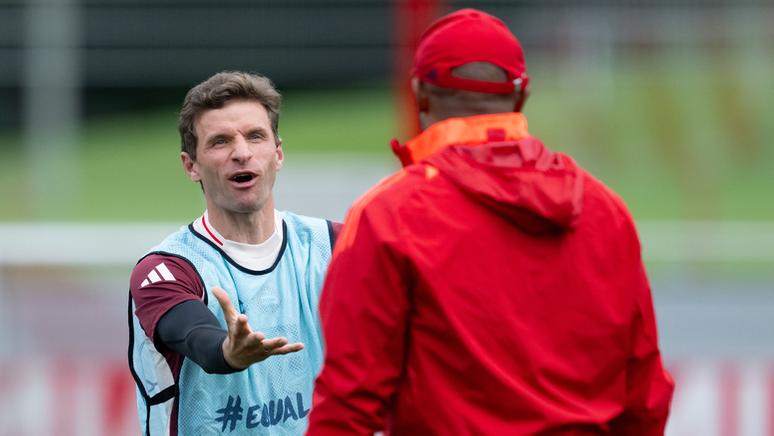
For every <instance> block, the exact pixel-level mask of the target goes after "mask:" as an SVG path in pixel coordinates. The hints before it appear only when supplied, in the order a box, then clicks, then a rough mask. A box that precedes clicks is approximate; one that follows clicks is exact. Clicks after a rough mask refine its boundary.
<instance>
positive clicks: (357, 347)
mask: <svg viewBox="0 0 774 436" xmlns="http://www.w3.org/2000/svg"><path fill="white" fill-rule="evenodd" d="M374 215H375V214H373V213H370V214H369V210H368V209H366V210H365V211H363V210H362V209H360V208H359V207H358V206H356V207H355V208H353V211H352V212H351V213H350V216H349V217H348V219H347V221H346V224H345V226H344V229H343V231H342V234H341V236H340V238H339V241H338V243H337V246H336V250H335V251H334V256H333V260H332V261H331V265H330V268H329V270H328V275H327V277H326V281H325V285H324V287H323V293H322V297H321V301H320V316H321V321H322V326H323V332H324V336H325V347H326V350H325V351H326V357H325V363H324V366H323V369H322V372H321V374H320V376H319V378H318V379H317V383H316V386H315V392H314V398H313V407H312V412H311V415H310V426H309V432H308V434H310V435H327V434H330V435H348V434H352V435H356V434H362V435H372V434H373V433H374V431H378V430H382V429H383V428H384V424H385V412H386V410H387V408H388V404H389V402H390V400H391V399H392V397H393V396H394V394H395V392H396V390H397V386H398V384H399V381H400V377H401V373H402V369H403V368H402V366H403V365H402V364H403V360H404V348H405V337H406V333H407V331H406V326H407V318H408V312H409V305H410V303H409V298H408V295H409V293H408V282H409V280H407V278H406V277H407V273H406V268H407V265H406V262H405V260H404V259H405V258H404V257H403V256H402V255H401V254H400V253H399V251H398V250H397V249H396V243H397V242H396V241H395V240H394V238H395V235H396V233H397V232H396V231H395V230H392V229H388V228H385V226H387V225H388V224H387V223H392V222H394V221H393V220H390V219H387V218H382V219H381V220H378V223H377V222H376V219H375V218H374ZM385 235H387V236H385Z"/></svg>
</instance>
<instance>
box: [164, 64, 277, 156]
mask: <svg viewBox="0 0 774 436" xmlns="http://www.w3.org/2000/svg"><path fill="white" fill-rule="evenodd" d="M235 99H247V100H255V101H257V102H259V103H261V104H262V105H263V107H264V108H266V112H268V114H269V121H270V122H271V130H272V132H273V133H274V138H275V140H278V139H279V135H278V130H279V110H280V103H281V101H282V97H281V96H280V93H279V91H277V89H276V88H275V87H274V84H273V83H272V82H271V80H269V78H267V77H264V76H262V75H260V74H252V73H245V72H241V71H223V72H220V73H217V74H215V75H214V76H212V77H210V78H209V79H207V80H205V81H204V82H202V83H200V84H198V85H196V86H194V87H193V88H191V90H190V91H188V93H187V94H186V95H185V100H183V107H182V108H181V109H180V122H179V125H178V129H179V130H180V149H181V150H182V151H184V152H186V153H188V155H189V156H191V159H193V160H196V142H197V140H198V139H197V137H196V130H195V129H194V122H195V121H196V117H197V116H199V115H200V114H202V113H203V112H205V111H208V110H210V109H219V108H222V107H223V106H224V105H225V104H226V102H228V101H230V100H235Z"/></svg>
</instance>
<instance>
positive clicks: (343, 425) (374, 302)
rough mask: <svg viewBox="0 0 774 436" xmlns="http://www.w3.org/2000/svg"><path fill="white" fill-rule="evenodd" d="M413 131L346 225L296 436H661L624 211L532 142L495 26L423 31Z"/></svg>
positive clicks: (483, 23) (521, 75)
mask: <svg viewBox="0 0 774 436" xmlns="http://www.w3.org/2000/svg"><path fill="white" fill-rule="evenodd" d="M412 76H413V79H412V86H413V90H414V92H415V95H416V99H417V103H418V105H417V106H418V110H419V114H418V115H419V118H420V124H421V127H422V129H423V132H422V133H421V134H420V135H419V136H417V137H416V138H414V139H412V140H411V141H409V142H408V143H407V144H405V145H400V144H398V143H397V142H394V143H393V149H394V151H395V152H396V154H397V155H398V156H399V158H400V160H401V162H402V163H403V165H404V168H403V169H402V170H401V171H400V172H398V173H397V174H395V175H393V176H391V177H389V178H388V179H385V181H383V182H382V183H380V184H379V185H378V186H376V187H375V188H373V189H372V190H371V191H370V192H368V193H367V194H365V195H364V196H363V197H362V198H361V199H360V200H358V202H356V204H355V205H354V206H353V208H352V210H351V211H350V212H349V215H348V217H347V219H346V222H345V225H344V229H343V230H342V234H341V237H340V239H339V242H338V244H337V246H336V248H335V251H334V257H333V260H332V263H331V265H330V268H329V270H328V276H327V278H326V282H325V285H324V288H323V295H322V297H321V303H320V312H321V319H322V325H323V332H324V336H325V338H326V357H325V363H324V365H323V370H322V372H321V374H320V376H319V378H318V379H317V382H316V386H315V392H314V397H313V407H312V412H311V415H310V416H311V417H310V427H309V432H308V434H310V435H314V436H318V435H344V434H362V435H366V434H369V435H370V434H373V433H374V432H375V431H380V430H385V431H386V432H387V434H396V435H431V434H432V435H482V434H485V435H538V434H539V435H559V434H562V435H564V434H572V435H580V434H583V435H587V434H595V435H597V434H616V435H624V434H625V435H656V434H663V432H664V426H665V423H666V419H667V415H668V412H669V404H670V401H671V398H672V393H673V382H672V380H671V378H670V376H669V374H668V373H667V372H666V371H665V369H664V367H663V364H662V359H661V355H660V352H659V348H658V339H657V334H656V322H655V319H654V311H653V303H652V297H651V292H650V286H649V284H648V279H647V277H646V274H645V270H644V267H643V263H642V259H641V254H640V251H641V250H640V243H639V240H638V236H637V232H636V229H635V226H634V222H633V220H632V217H631V215H630V214H629V211H628V210H627V208H626V206H625V204H624V202H623V201H622V200H621V199H620V198H619V197H618V196H617V195H616V194H615V193H613V192H612V191H611V190H610V189H609V188H607V187H606V186H605V185H604V184H602V183H601V182H600V181H599V180H597V179H595V178H594V177H593V176H592V175H591V174H589V173H588V172H587V171H585V170H584V169H582V168H581V167H580V166H578V165H577V164H576V163H575V161H574V160H573V159H572V158H570V157H569V156H567V155H565V154H562V153H557V152H553V151H551V150H550V149H548V148H547V147H545V146H544V145H543V144H542V143H541V142H540V141H539V140H538V139H537V138H535V137H532V136H530V134H529V133H528V130H527V121H526V119H525V117H524V116H523V115H522V114H521V113H520V111H521V108H522V105H523V104H524V101H525V99H526V97H527V91H528V86H527V85H528V77H527V74H526V68H525V62H524V56H523V52H522V48H521V45H520V43H519V42H518V40H517V39H516V38H515V37H514V36H513V34H512V33H511V32H510V31H509V30H508V28H507V27H506V26H505V24H504V23H503V22H502V21H500V20H499V19H497V18H495V17H493V16H491V15H488V14H486V13H483V12H480V11H477V10H473V9H464V10H460V11H457V12H455V13H452V14H450V15H447V16H445V17H443V18H441V19H439V20H438V21H436V22H435V23H434V24H432V25H431V26H430V28H429V29H428V30H427V31H426V32H425V33H424V35H423V37H422V39H421V42H420V45H419V47H418V49H417V52H416V56H415V60H414V67H413V72H412Z"/></svg>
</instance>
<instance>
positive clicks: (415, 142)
mask: <svg viewBox="0 0 774 436" xmlns="http://www.w3.org/2000/svg"><path fill="white" fill-rule="evenodd" d="M527 136H529V132H528V130H527V119H526V118H525V117H524V115H522V114H521V113H517V112H508V113H501V114H491V115H476V116H472V117H464V118H449V119H446V120H443V121H439V122H437V123H435V124H433V125H432V126H430V127H429V128H427V129H425V131H424V132H422V133H421V134H419V135H418V136H416V137H415V138H414V139H412V140H410V141H409V142H407V143H406V144H404V145H401V144H400V143H399V142H398V141H397V140H395V139H393V140H392V143H391V146H392V151H393V152H394V153H395V155H397V156H398V158H399V159H400V161H401V163H402V164H403V166H408V165H411V164H412V163H416V162H419V161H421V160H423V159H425V158H427V157H429V156H430V155H432V154H434V153H436V152H437V151H439V150H441V149H443V148H445V147H448V146H450V145H479V144H485V143H488V142H506V141H518V140H520V139H523V138H526V137H527Z"/></svg>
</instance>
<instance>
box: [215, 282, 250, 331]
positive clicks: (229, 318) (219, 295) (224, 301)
mask: <svg viewBox="0 0 774 436" xmlns="http://www.w3.org/2000/svg"><path fill="white" fill-rule="evenodd" d="M212 295H214V296H215V298H216V299H217V300H218V303H220V308H221V309H223V316H224V317H225V318H226V324H228V325H231V324H232V323H234V321H235V320H236V318H237V316H238V315H239V312H237V310H236V309H235V308H234V305H233V304H231V299H230V298H228V294H226V291H224V290H223V289H220V288H212ZM245 322H246V320H245Z"/></svg>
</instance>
